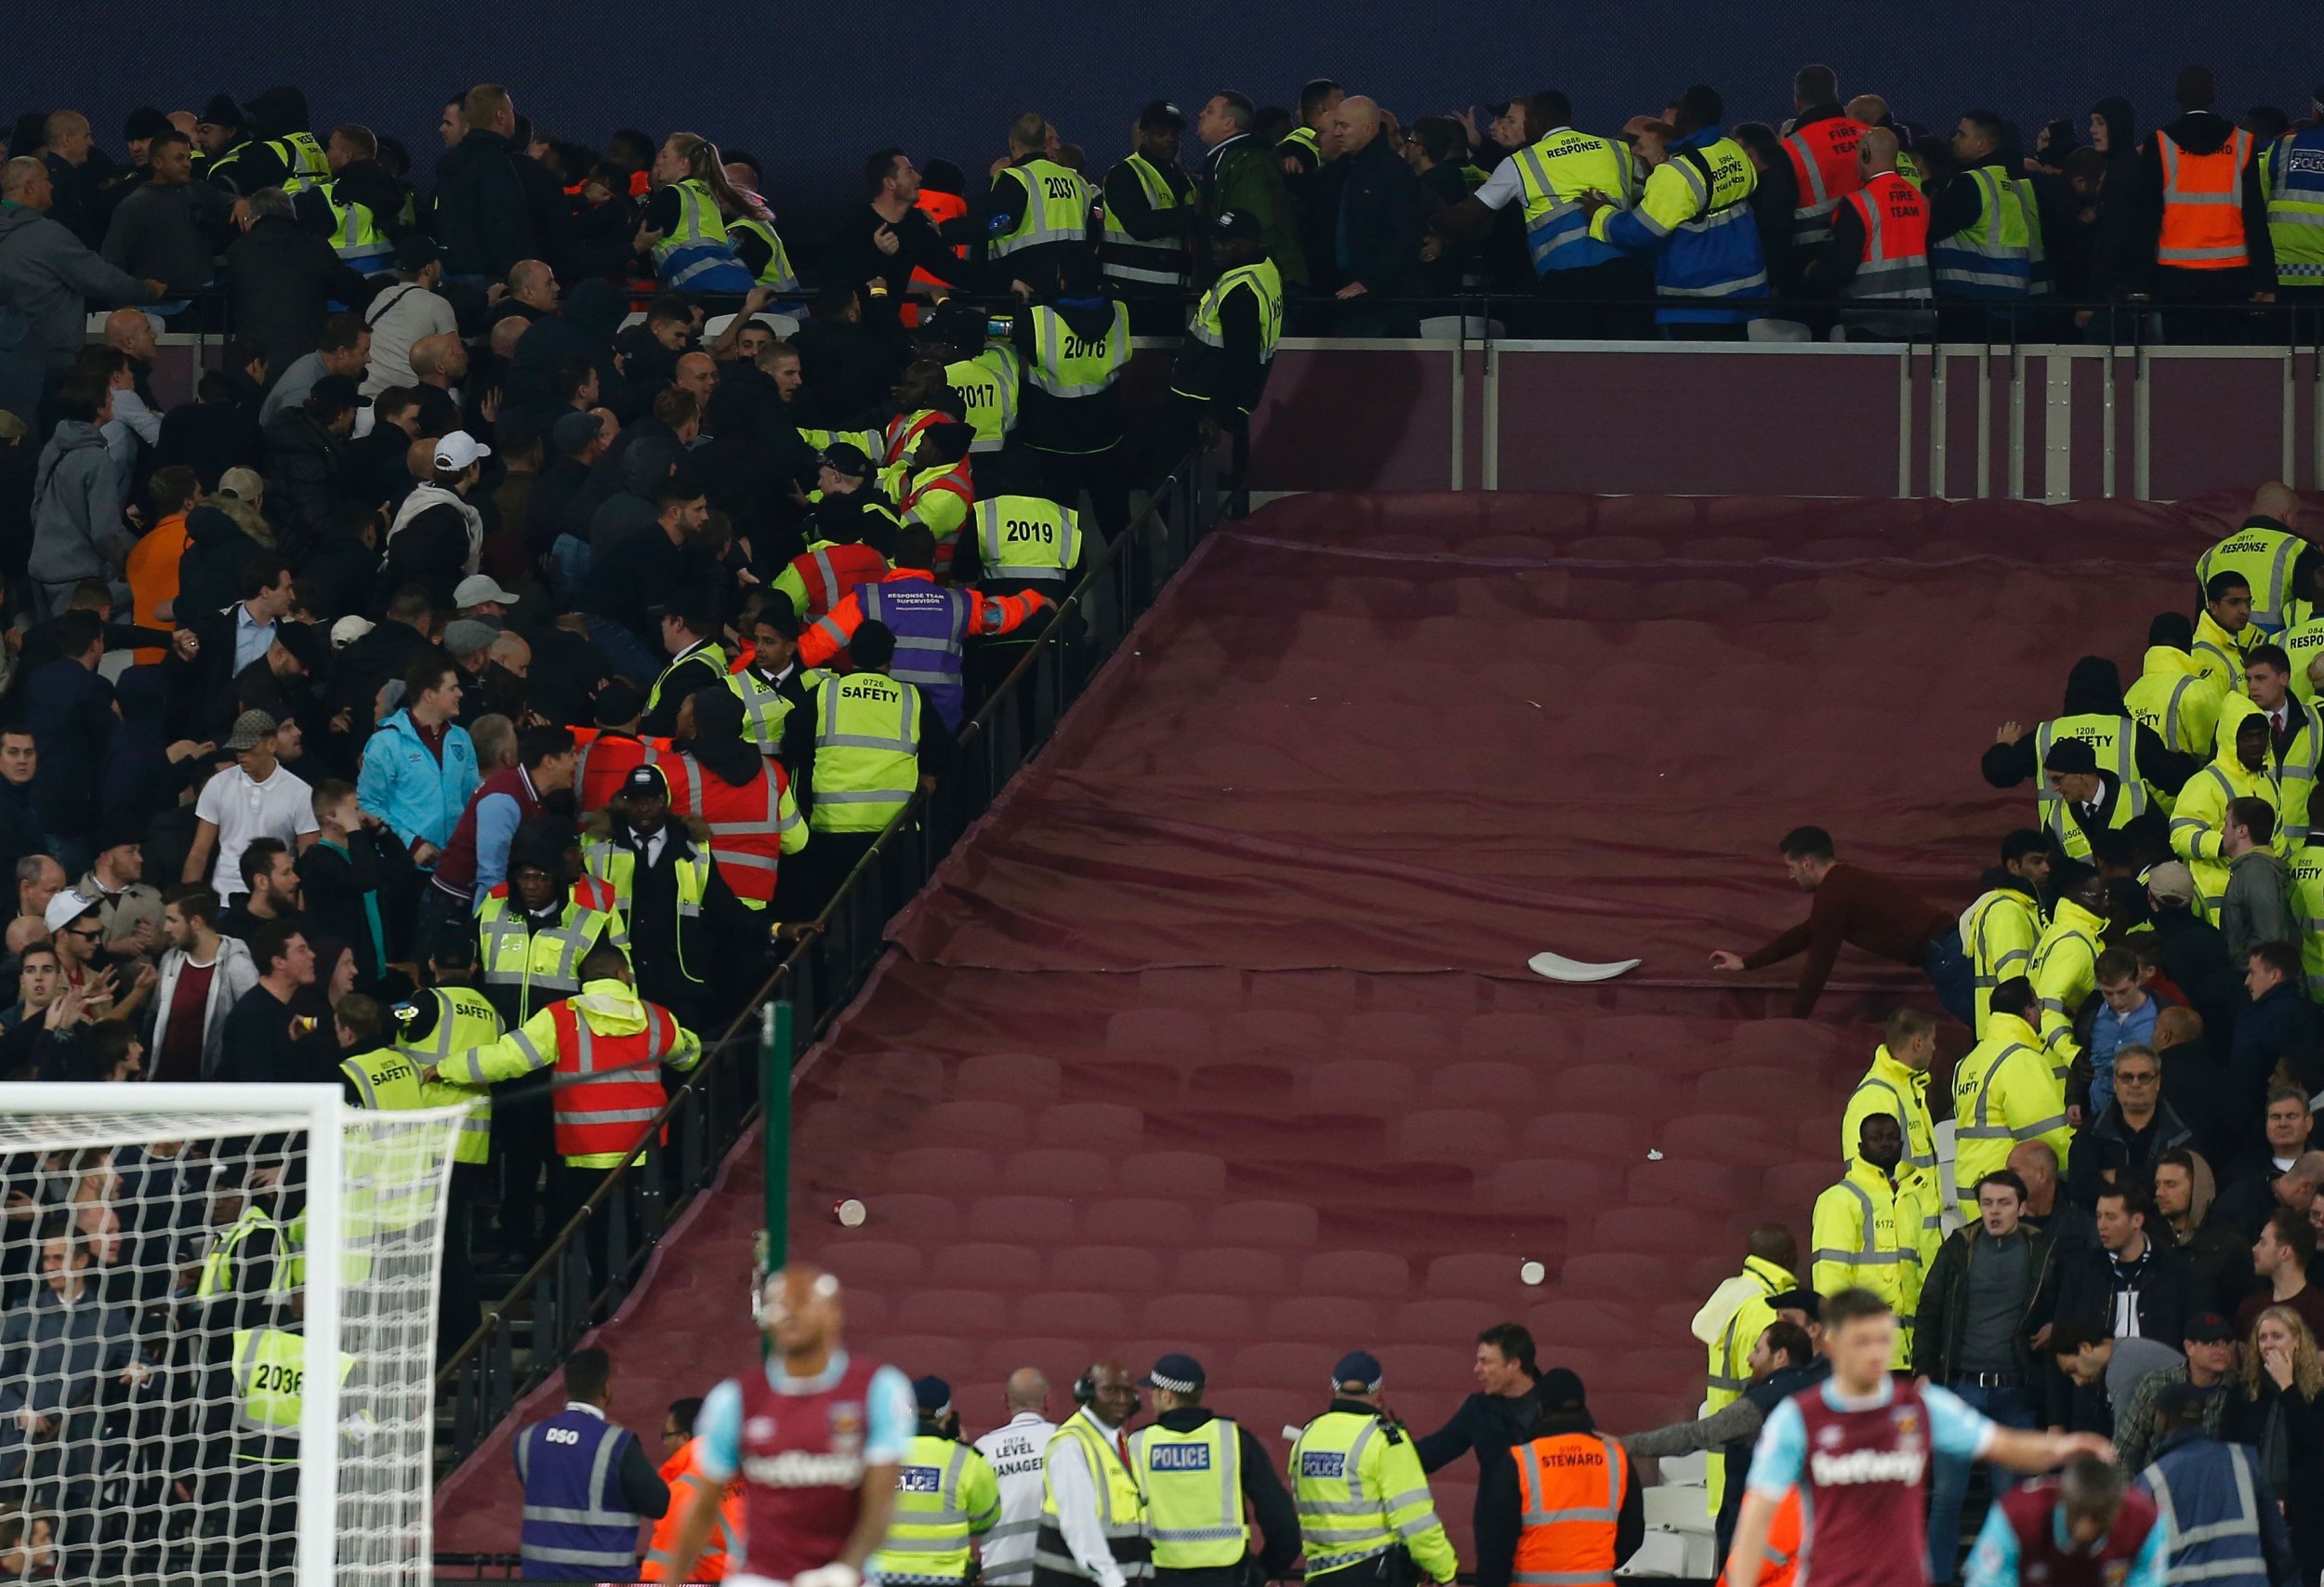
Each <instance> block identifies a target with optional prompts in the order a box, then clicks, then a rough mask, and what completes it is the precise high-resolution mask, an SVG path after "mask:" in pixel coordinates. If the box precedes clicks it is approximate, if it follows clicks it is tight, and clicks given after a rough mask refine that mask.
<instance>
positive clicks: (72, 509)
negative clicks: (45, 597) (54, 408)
mask: <svg viewBox="0 0 2324 1587" xmlns="http://www.w3.org/2000/svg"><path fill="white" fill-rule="evenodd" d="M123 494H124V487H123V482H122V473H121V465H120V464H119V463H117V462H115V461H114V460H113V456H112V453H110V452H108V451H107V450H106V449H105V437H104V435H103V434H102V433H101V432H100V431H99V430H98V428H97V427H96V426H95V425H93V424H91V423H89V422H88V421H87V420H86V419H78V418H70V419H66V420H65V421H64V422H63V423H61V424H59V425H58V426H57V429H56V433H55V434H53V435H51V436H50V437H49V438H48V444H47V445H46V446H44V447H42V448H41V453H40V464H39V466H38V467H37V468H36V469H34V470H33V555H32V562H31V565H30V566H29V567H27V569H26V570H25V571H26V572H28V573H29V574H31V575H32V576H33V577H34V578H36V579H38V580H40V581H41V582H42V583H44V584H63V583H67V582H69V581H71V580H73V579H80V578H96V577H107V576H112V575H113V574H115V573H117V572H118V571H119V570H120V569H121V568H122V567H123V566H124V565H125V562H126V560H127V558H128V555H129V548H130V547H132V546H134V545H136V544H137V536H135V535H133V534H131V533H130V532H129V531H128V530H127V529H126V528H125V527H124V526H123V524H122V522H121V507H122V496H123Z"/></svg>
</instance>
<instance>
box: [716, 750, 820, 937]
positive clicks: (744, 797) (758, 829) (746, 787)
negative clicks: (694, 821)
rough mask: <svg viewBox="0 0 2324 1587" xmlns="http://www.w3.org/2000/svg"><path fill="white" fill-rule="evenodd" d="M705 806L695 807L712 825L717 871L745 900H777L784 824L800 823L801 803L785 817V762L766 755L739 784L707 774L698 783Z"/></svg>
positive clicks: (737, 894) (738, 895)
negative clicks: (755, 772)
mask: <svg viewBox="0 0 2324 1587" xmlns="http://www.w3.org/2000/svg"><path fill="white" fill-rule="evenodd" d="M696 786H697V787H699V789H700V790H701V808H700V809H698V810H696V811H695V812H694V813H695V814H697V815H699V816H701V817H702V819H703V821H704V822H705V823H706V825H707V826H708V827H709V828H710V857H711V858H712V859H714V860H716V861H718V863H719V874H720V876H722V877H724V878H726V885H727V886H728V887H729V888H731V889H733V893H734V896H735V897H737V898H739V899H741V900H742V901H743V902H744V903H745V904H757V905H765V904H770V903H772V902H773V900H774V880H775V875H776V872H777V869H778V867H780V866H781V865H782V863H783V830H784V827H786V826H791V827H796V826H798V825H799V812H798V810H797V809H793V810H792V812H791V818H790V820H789V821H788V822H787V823H786V822H785V821H784V819H783V791H784V789H786V787H789V786H790V778H789V775H788V774H786V773H785V771H784V770H783V765H782V762H780V761H778V760H765V761H764V762H763V764H761V765H760V767H759V775H758V777H757V779H756V780H754V781H752V782H747V783H744V784H742V785H740V786H739V787H738V786H736V785H735V784H733V783H730V782H728V781H727V780H726V779H725V778H724V777H720V776H716V775H711V776H705V777H704V778H703V779H702V781H701V782H700V783H699V784H697V785H696Z"/></svg>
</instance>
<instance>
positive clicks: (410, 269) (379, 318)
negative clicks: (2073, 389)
mask: <svg viewBox="0 0 2324 1587" xmlns="http://www.w3.org/2000/svg"><path fill="white" fill-rule="evenodd" d="M442 280H443V251H442V249H441V248H439V247H437V246H436V240H435V239H434V238H432V237H430V236H429V235H428V234H427V233H426V232H425V231H406V232H405V233H404V234H403V236H402V237H401V238H399V239H397V241H396V245H395V284H394V285H392V286H390V287H389V288H387V289H386V290H385V291H383V292H381V293H380V294H379V296H378V297H376V298H373V299H372V300H371V304H370V306H369V307H368V308H366V309H365V310H364V311H363V323H364V324H368V325H369V326H370V327H371V369H370V373H368V374H366V375H365V376H364V377H363V388H362V390H363V395H364V396H366V397H376V396H377V395H378V394H379V393H380V392H382V391H384V390H388V388H390V386H416V385H417V384H418V383H419V377H417V376H416V375H414V374H413V373H412V346H413V344H414V343H416V342H417V341H419V340H420V339H421V338H422V337H440V336H444V335H447V334H451V333H456V332H457V331H458V330H459V328H460V323H459V320H458V319H457V318H456V316H455V315H454V314H453V312H452V305H451V304H449V303H447V302H445V301H444V300H443V298H442V297H441V296H439V295H438V293H437V292H436V285H437V284H438V283H439V282H441V281H442Z"/></svg>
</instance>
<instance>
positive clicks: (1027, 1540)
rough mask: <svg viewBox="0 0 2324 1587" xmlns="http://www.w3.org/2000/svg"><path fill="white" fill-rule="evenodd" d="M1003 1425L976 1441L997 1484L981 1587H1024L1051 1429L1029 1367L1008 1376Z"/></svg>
mask: <svg viewBox="0 0 2324 1587" xmlns="http://www.w3.org/2000/svg"><path fill="white" fill-rule="evenodd" d="M1005 1393H1006V1397H1007V1403H1008V1407H1009V1421H1008V1422H1007V1423H1006V1424H1005V1425H1003V1426H999V1427H996V1428H994V1429H993V1430H992V1431H991V1432H990V1433H987V1434H985V1435H984V1437H982V1438H979V1439H978V1440H977V1441H976V1448H977V1452H978V1453H979V1454H981V1455H983V1456H984V1459H985V1460H986V1461H990V1462H991V1464H992V1468H993V1475H995V1476H997V1477H998V1478H999V1479H1000V1523H999V1525H997V1526H996V1527H994V1528H993V1529H992V1530H991V1531H989V1532H987V1533H985V1534H984V1545H983V1557H984V1583H985V1587H1027V1584H1028V1583H1030V1582H1031V1581H1032V1580H1033V1535H1034V1533H1036V1532H1037V1531H1039V1530H1040V1529H1041V1482H1042V1477H1041V1466H1042V1461H1043V1457H1044V1456H1045V1455H1046V1454H1047V1453H1048V1450H1049V1445H1050V1439H1052V1438H1054V1437H1056V1436H1057V1424H1056V1423H1055V1422H1051V1421H1050V1419H1049V1380H1048V1379H1047V1378H1045V1377H1043V1376H1042V1375H1041V1374H1040V1372H1039V1371H1037V1369H1034V1368H1031V1367H1020V1368H1018V1369H1016V1370H1015V1371H1014V1372H1011V1373H1010V1374H1009V1385H1008V1388H1007V1390H1006V1391H1005Z"/></svg>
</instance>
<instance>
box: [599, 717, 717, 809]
mask: <svg viewBox="0 0 2324 1587" xmlns="http://www.w3.org/2000/svg"><path fill="white" fill-rule="evenodd" d="M573 741H574V745H575V746H577V747H579V749H580V751H581V754H580V759H579V760H577V761H576V762H575V763H574V769H573V787H574V801H575V803H576V804H577V805H578V807H579V809H580V812H581V813H582V814H584V815H588V814H590V813H593V812H595V811H600V810H602V809H604V808H605V806H606V805H607V804H608V803H610V802H611V801H612V800H613V797H614V795H615V794H617V793H619V792H620V791H621V785H622V781H623V779H624V778H626V777H627V776H628V775H629V774H630V773H632V772H634V771H636V770H637V769H638V768H639V767H640V766H659V767H661V768H662V775H663V776H664V777H665V778H667V780H668V782H669V807H670V809H672V810H674V811H680V812H684V811H691V810H692V809H693V798H694V793H693V790H694V785H695V784H696V783H698V782H700V781H701V780H702V778H701V769H700V768H699V767H697V766H696V765H695V764H694V758H693V756H691V755H687V754H682V753H680V751H679V749H678V747H677V746H676V745H674V744H672V743H671V742H670V741H669V740H668V739H667V738H640V737H637V736H635V735H634V734H627V733H614V732H611V731H609V730H608V729H605V728H601V727H576V728H574V730H573Z"/></svg>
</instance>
